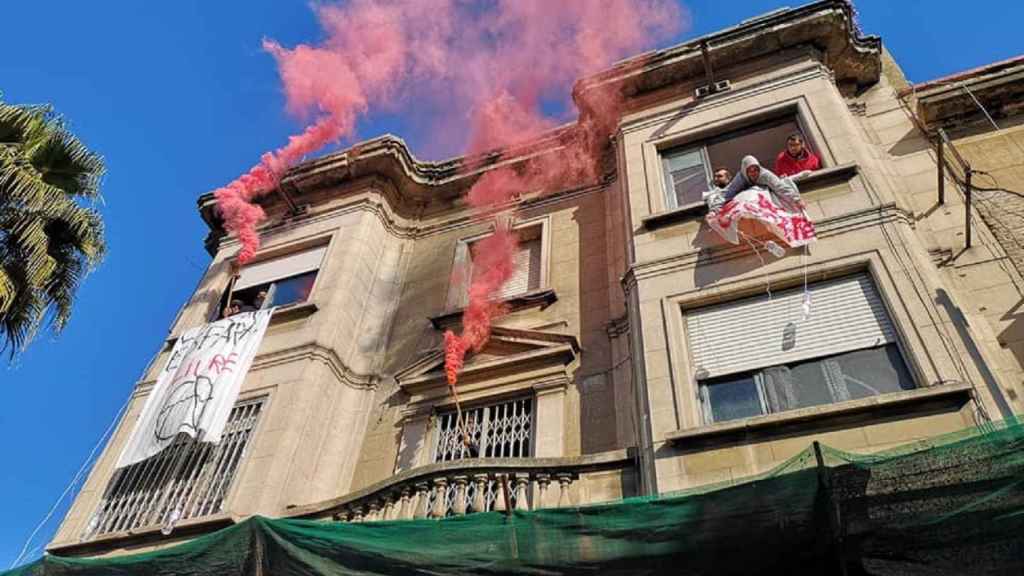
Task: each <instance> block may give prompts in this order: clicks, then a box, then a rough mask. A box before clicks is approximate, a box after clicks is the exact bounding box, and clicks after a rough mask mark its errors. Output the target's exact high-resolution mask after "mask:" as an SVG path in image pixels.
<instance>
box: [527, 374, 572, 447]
mask: <svg viewBox="0 0 1024 576" xmlns="http://www.w3.org/2000/svg"><path fill="white" fill-rule="evenodd" d="M568 384H569V381H568V379H567V378H566V377H565V376H564V375H560V376H558V377H556V378H553V379H550V380H545V381H542V382H538V383H536V384H534V385H533V389H534V391H535V393H536V396H537V400H536V401H537V406H536V408H535V409H534V414H535V416H534V422H535V423H536V426H537V429H536V430H535V431H534V438H535V439H536V448H535V450H534V454H533V455H534V456H535V457H537V458H546V457H559V456H564V455H565V396H566V388H567V386H568Z"/></svg>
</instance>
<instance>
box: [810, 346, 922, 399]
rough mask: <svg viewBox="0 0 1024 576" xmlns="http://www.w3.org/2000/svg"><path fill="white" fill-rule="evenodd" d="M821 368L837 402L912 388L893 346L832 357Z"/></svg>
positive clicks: (908, 373)
mask: <svg viewBox="0 0 1024 576" xmlns="http://www.w3.org/2000/svg"><path fill="white" fill-rule="evenodd" d="M824 367H825V373H826V375H827V376H828V381H829V386H830V387H831V388H832V389H833V396H834V397H835V401H836V402H841V401H843V400H856V399H858V398H867V397H868V396H876V395H878V394H887V393H889V392H900V391H902V390H912V389H914V379H913V378H912V377H911V376H910V371H909V370H908V369H907V365H906V364H905V363H904V362H903V358H902V357H901V356H900V351H899V348H897V347H896V345H895V344H890V345H888V346H881V347H879V348H870V349H868V350H857V351H856V352H847V353H846V354H840V355H838V356H833V357H832V358H830V359H828V360H826V361H825V362H824Z"/></svg>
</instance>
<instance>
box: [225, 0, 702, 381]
mask: <svg viewBox="0 0 1024 576" xmlns="http://www.w3.org/2000/svg"><path fill="white" fill-rule="evenodd" d="M317 15H318V18H319V21H320V24H321V26H322V27H323V29H324V31H325V33H326V38H325V39H324V41H323V42H321V43H320V44H318V45H316V46H311V45H299V46H297V47H295V48H292V49H288V48H284V47H282V46H280V45H279V44H277V43H275V42H272V41H267V42H265V43H264V47H265V48H266V49H267V50H268V51H269V52H270V53H271V54H272V55H273V56H274V57H275V59H276V60H277V63H278V67H279V70H280V74H281V79H282V82H283V85H284V93H285V96H286V98H287V102H288V110H289V111H290V112H291V113H293V114H295V115H297V116H299V117H313V118H314V122H313V124H312V126H311V127H310V128H308V129H307V130H306V131H305V132H303V133H302V134H300V135H298V136H294V137H292V138H291V139H290V141H289V142H288V144H287V145H286V146H285V147H283V148H281V149H279V150H277V151H275V152H273V153H268V154H266V155H264V157H263V158H262V159H261V162H260V164H259V165H257V166H256V167H254V168H253V169H252V170H250V172H249V173H248V174H246V175H244V176H242V177H240V178H239V179H238V180H236V181H235V182H232V183H231V184H229V185H227V186H225V187H224V188H221V189H220V190H218V191H217V192H216V195H217V200H218V205H219V206H220V210H221V213H222V214H223V216H224V219H225V226H226V228H227V229H228V230H229V231H231V232H234V233H236V234H237V235H238V237H239V239H240V241H241V244H242V248H241V250H240V252H239V260H240V261H242V262H244V261H246V260H248V259H249V258H251V257H252V255H253V254H254V253H255V250H256V249H257V248H258V246H259V238H258V235H257V233H256V226H257V225H258V224H259V223H260V222H261V221H262V220H263V219H264V218H265V214H264V213H263V210H262V209H260V208H259V206H257V205H255V204H254V202H253V201H254V200H255V199H256V198H257V197H258V196H259V195H261V194H264V193H266V192H267V191H269V190H271V189H273V188H274V187H275V186H276V185H277V181H278V179H279V178H280V177H281V176H282V174H283V172H284V171H285V170H286V169H287V168H288V167H290V166H291V165H293V164H294V163H295V162H297V161H299V160H301V158H302V157H303V156H304V155H305V154H308V153H311V152H313V151H315V150H317V149H319V148H320V147H322V146H324V145H326V144H328V143H332V142H337V141H339V140H343V139H345V138H349V137H351V136H352V135H353V133H354V130H355V127H356V124H357V121H358V119H359V118H360V117H361V116H363V115H365V114H367V113H368V112H372V111H375V110H380V109H385V110H389V111H405V112H406V113H407V114H411V115H415V114H417V113H420V111H423V110H429V111H431V112H432V117H431V118H429V119H428V120H427V121H428V123H429V125H430V126H431V127H433V128H434V129H435V130H436V133H437V134H438V135H439V136H438V137H437V138H436V139H435V141H436V142H439V143H441V144H442V145H446V144H452V143H454V144H455V145H456V146H458V148H459V149H460V150H461V151H463V152H465V153H466V154H467V155H468V156H469V157H470V158H473V157H479V155H481V154H483V153H486V152H490V151H494V150H496V149H502V148H506V147H509V146H511V145H514V144H518V143H523V142H526V141H529V140H531V139H535V138H537V137H538V136H540V135H542V134H544V133H546V132H549V131H551V130H552V129H554V128H555V127H556V126H557V125H558V124H560V123H561V122H564V120H565V119H564V118H552V117H548V116H546V115H545V114H544V113H543V103H544V102H550V101H553V100H557V101H562V102H567V96H568V94H569V91H570V89H571V86H572V83H573V82H574V81H575V80H576V79H578V78H580V77H582V76H585V75H587V74H590V73H593V72H596V71H598V70H601V69H603V68H606V67H607V66H609V65H610V64H611V63H613V62H614V61H616V60H617V59H620V58H622V57H625V56H627V55H630V54H633V53H636V52H638V51H640V50H642V49H645V48H647V47H649V46H650V45H652V44H653V43H655V42H657V41H658V40H660V39H663V38H667V37H669V36H670V35H672V34H674V33H676V32H678V30H679V28H680V26H682V25H684V24H685V22H684V18H685V14H684V13H683V12H682V11H681V9H680V8H679V6H678V5H677V4H675V2H674V1H673V0H557V1H552V0H493V1H488V2H483V1H481V2H477V3H471V2H467V1H466V0H426V1H424V0H391V1H388V2H385V1H384V0H353V1H351V2H349V3H347V4H344V5H330V6H322V7H319V8H317ZM589 103H590V105H591V107H592V109H590V110H588V114H586V115H585V117H584V118H582V119H581V120H580V121H579V122H578V123H576V124H575V125H574V126H573V127H572V128H570V129H568V130H563V131H560V133H559V135H558V140H559V142H558V144H559V149H558V150H557V153H553V154H544V155H540V156H537V157H534V158H533V159H531V160H530V161H528V162H526V163H525V164H522V165H519V166H516V168H515V169H514V170H513V169H510V168H504V169H498V170H491V171H487V172H485V173H484V175H483V176H481V177H480V178H479V179H478V180H477V182H476V183H475V185H474V186H473V187H472V188H471V190H470V191H469V193H468V200H469V202H470V204H471V206H473V207H474V209H476V210H477V211H478V213H479V214H481V215H489V214H491V213H493V212H494V210H496V209H497V208H498V207H500V206H504V205H506V204H508V203H509V202H511V201H512V200H513V199H514V198H516V197H517V196H518V195H520V194H524V193H530V192H544V191H554V190H558V189H559V188H564V187H565V186H567V185H578V184H580V183H583V182H589V181H594V180H596V178H597V177H598V175H599V173H600V169H599V162H600V160H601V156H602V150H603V149H604V146H605V145H606V142H607V138H608V135H609V134H610V132H611V131H612V130H613V129H614V126H615V124H616V122H617V119H618V113H619V110H618V108H619V106H620V105H621V104H622V103H621V101H620V99H619V97H618V94H616V93H613V92H608V93H602V94H599V95H598V96H597V97H595V98H591V99H590V100H589ZM418 120H422V119H418ZM467 126H468V130H466V129H464V128H465V127H467ZM462 134H465V137H462V136H461V135H462ZM477 167H478V166H474V165H472V162H470V164H469V165H468V166H467V168H468V169H475V168H477ZM504 226H505V225H499V226H498V227H497V229H496V231H495V233H494V234H493V235H491V236H489V237H487V238H485V239H484V240H482V241H480V242H478V243H476V244H475V245H474V250H473V260H474V262H473V267H472V268H473V271H474V273H473V276H472V278H471V279H470V287H469V304H468V306H467V308H466V310H465V313H464V315H463V330H462V333H461V334H460V335H455V334H454V333H452V332H447V333H445V336H444V337H445V353H446V355H445V358H446V372H447V376H448V380H449V383H450V384H451V385H452V386H454V385H455V382H456V380H457V376H458V372H459V370H460V369H461V367H462V363H463V361H464V359H465V355H466V353H467V352H468V351H471V350H479V349H480V348H482V347H483V345H484V344H485V343H486V342H487V339H488V338H489V336H490V332H491V324H492V321H493V319H494V318H495V317H496V316H498V315H500V314H501V313H503V311H504V310H503V308H502V307H501V306H499V305H497V304H496V303H495V302H494V299H495V295H496V294H497V293H498V292H499V291H500V290H501V287H502V285H503V284H504V283H505V282H506V281H507V280H508V279H509V278H510V277H511V276H512V274H513V273H514V254H515V250H516V244H517V239H516V236H515V234H514V232H513V231H512V230H509V229H507V228H506V227H504Z"/></svg>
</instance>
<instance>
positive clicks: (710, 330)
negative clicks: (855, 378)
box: [685, 274, 896, 379]
mask: <svg viewBox="0 0 1024 576" xmlns="http://www.w3.org/2000/svg"><path fill="white" fill-rule="evenodd" d="M808 289H809V291H810V293H811V302H812V304H811V314H810V316H809V317H808V318H807V319H806V320H805V319H803V317H802V316H803V313H802V303H803V289H802V288H797V289H793V290H787V291H784V292H779V293H777V294H774V295H773V297H772V298H771V299H770V300H769V299H768V296H767V295H765V296H757V297H753V298H746V299H743V300H739V301H737V302H730V303H727V304H719V305H714V306H708V307H706V308H698V309H694V310H690V311H687V312H686V313H685V314H686V330H687V337H688V341H689V344H690V353H691V356H692V358H693V366H694V369H695V372H696V374H697V377H698V378H701V379H703V378H713V377H716V376H723V375H726V374H734V373H737V372H745V371H747V370H753V369H756V368H764V367H767V366H775V365H779V364H788V363H790V362H798V361H800V360H807V359H810V358H817V357H821V356H828V355H831V354H838V353H841V352H848V351H851V350H858V349H862V348H870V347H874V346H880V345H883V344H888V343H891V342H895V341H896V330H895V328H894V327H893V325H892V321H891V320H890V319H889V315H888V313H887V312H886V310H885V305H884V304H883V303H882V299H881V298H880V296H879V294H878V291H877V290H876V289H875V285H874V283H873V282H872V281H871V278H869V277H868V276H867V275H866V274H858V275H856V276H850V277H846V278H842V279H838V280H830V281H827V282H820V283H816V284H812V285H810V286H809V287H808Z"/></svg>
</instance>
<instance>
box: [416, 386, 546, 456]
mask: <svg viewBox="0 0 1024 576" xmlns="http://www.w3.org/2000/svg"><path fill="white" fill-rule="evenodd" d="M523 401H526V402H529V406H530V422H529V426H530V434H529V438H527V439H526V445H527V448H528V451H529V454H528V455H526V456H477V457H476V458H535V457H536V456H535V454H536V452H537V395H536V394H516V395H513V396H504V397H497V398H494V397H492V398H484V399H481V400H479V401H477V402H473V403H471V404H469V405H468V406H463V407H462V408H461V409H462V414H463V416H465V415H466V414H467V413H469V412H473V411H475V410H488V409H491V408H494V407H496V406H502V405H510V404H513V403H516V402H523ZM455 414H456V408H455V406H454V405H447V406H443V407H438V408H437V409H435V412H434V415H433V420H434V422H435V423H436V424H435V425H434V426H433V430H432V431H431V434H430V445H431V450H430V460H429V461H430V463H431V464H439V463H443V462H460V461H465V460H474V459H476V458H472V457H459V458H451V459H447V460H439V459H438V458H439V457H440V456H441V454H440V449H441V434H443V431H442V429H441V428H442V417H444V416H450V417H451V416H454V415H455ZM485 425H486V424H485ZM483 446H486V444H482V446H481V450H484V449H485V448H483Z"/></svg>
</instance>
